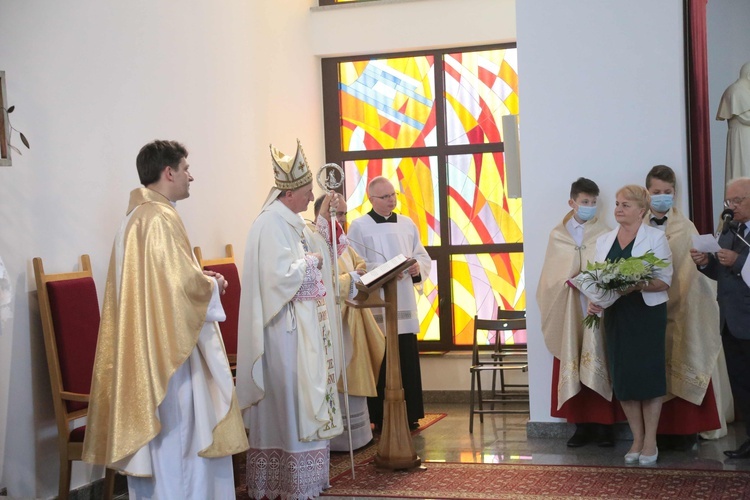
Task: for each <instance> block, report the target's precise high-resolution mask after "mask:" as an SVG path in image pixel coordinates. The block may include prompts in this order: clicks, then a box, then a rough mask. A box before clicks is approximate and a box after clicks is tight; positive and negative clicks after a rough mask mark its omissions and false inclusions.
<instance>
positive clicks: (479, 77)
mask: <svg viewBox="0 0 750 500" xmlns="http://www.w3.org/2000/svg"><path fill="white" fill-rule="evenodd" d="M517 66H518V64H517V62H516V49H508V50H482V51H477V52H456V53H452V54H446V55H445V99H446V102H447V104H448V105H447V106H446V113H445V116H446V122H447V123H446V138H445V140H446V142H447V143H448V144H484V143H493V142H494V143H497V142H500V141H501V140H502V138H501V126H500V118H501V117H502V116H503V115H516V114H518V70H517V69H516V68H517Z"/></svg>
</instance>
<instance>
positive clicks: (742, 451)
mask: <svg viewBox="0 0 750 500" xmlns="http://www.w3.org/2000/svg"><path fill="white" fill-rule="evenodd" d="M724 455H726V456H728V457H729V458H750V439H748V440H747V441H745V442H744V443H742V446H740V447H739V448H737V449H736V450H726V451H724Z"/></svg>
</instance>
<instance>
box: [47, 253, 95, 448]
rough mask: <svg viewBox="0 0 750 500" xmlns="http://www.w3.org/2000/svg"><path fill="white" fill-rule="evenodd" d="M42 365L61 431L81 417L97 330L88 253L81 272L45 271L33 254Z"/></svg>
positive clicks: (93, 287) (91, 367)
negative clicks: (43, 351) (44, 364)
mask: <svg viewBox="0 0 750 500" xmlns="http://www.w3.org/2000/svg"><path fill="white" fill-rule="evenodd" d="M33 264H34V274H35V277H36V286H37V295H38V298H39V314H40V316H41V320H42V332H43V335H44V347H45V351H46V353H47V367H48V370H49V376H50V384H51V387H52V395H53V399H54V406H55V415H56V417H57V422H58V427H59V430H60V433H61V434H62V433H63V432H65V436H66V437H67V434H68V432H69V429H68V424H69V422H70V421H71V420H74V419H77V418H81V417H82V416H85V415H86V413H87V411H88V396H89V392H90V389H91V376H92V373H93V369H94V358H95V356H96V341H97V338H98V335H99V321H100V316H99V302H98V299H97V295H96V285H95V284H94V278H93V276H92V273H91V262H90V260H89V256H88V255H83V256H81V271H79V272H71V273H60V274H45V272H44V266H43V264H42V259H40V258H38V257H36V258H34V259H33Z"/></svg>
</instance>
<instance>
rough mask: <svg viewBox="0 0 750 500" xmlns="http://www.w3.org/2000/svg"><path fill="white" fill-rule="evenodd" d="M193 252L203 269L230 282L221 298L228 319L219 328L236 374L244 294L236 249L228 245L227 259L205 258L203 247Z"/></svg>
mask: <svg viewBox="0 0 750 500" xmlns="http://www.w3.org/2000/svg"><path fill="white" fill-rule="evenodd" d="M193 251H194V252H195V256H196V258H197V259H198V264H199V265H200V266H201V269H205V270H206V271H214V272H217V273H219V274H221V275H223V276H224V277H225V278H226V279H227V281H229V287H228V288H227V292H226V293H225V294H224V295H222V296H221V305H222V307H223V308H224V312H225V313H226V315H227V319H226V320H225V321H222V322H221V323H219V328H220V329H221V337H222V338H223V339H224V348H225V349H226V350H227V359H228V360H229V366H230V367H231V368H232V373H234V371H235V369H236V368H237V331H238V326H239V319H240V295H241V293H242V287H241V286H240V274H239V272H238V271H237V264H236V262H235V260H234V249H233V248H232V245H231V244H230V245H227V246H226V248H225V251H226V257H222V258H219V259H210V260H209V259H204V258H203V252H202V251H201V247H195V248H194V249H193Z"/></svg>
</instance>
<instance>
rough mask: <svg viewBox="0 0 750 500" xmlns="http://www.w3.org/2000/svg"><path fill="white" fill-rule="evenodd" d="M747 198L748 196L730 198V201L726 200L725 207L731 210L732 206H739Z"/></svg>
mask: <svg viewBox="0 0 750 500" xmlns="http://www.w3.org/2000/svg"><path fill="white" fill-rule="evenodd" d="M746 198H748V196H737V197H736V198H729V199H728V200H724V207H725V208H729V207H730V206H731V205H735V206H737V205H739V204H740V203H742V201H743V200H745V199H746Z"/></svg>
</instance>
